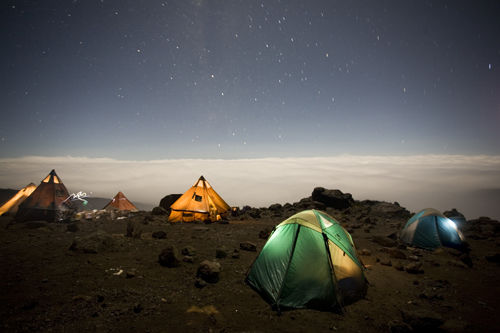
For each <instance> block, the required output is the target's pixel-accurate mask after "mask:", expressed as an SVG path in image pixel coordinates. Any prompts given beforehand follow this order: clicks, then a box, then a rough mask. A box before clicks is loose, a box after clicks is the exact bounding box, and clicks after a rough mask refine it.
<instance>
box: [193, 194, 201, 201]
mask: <svg viewBox="0 0 500 333" xmlns="http://www.w3.org/2000/svg"><path fill="white" fill-rule="evenodd" d="M194 200H195V201H198V202H201V195H196V194H195V195H194Z"/></svg>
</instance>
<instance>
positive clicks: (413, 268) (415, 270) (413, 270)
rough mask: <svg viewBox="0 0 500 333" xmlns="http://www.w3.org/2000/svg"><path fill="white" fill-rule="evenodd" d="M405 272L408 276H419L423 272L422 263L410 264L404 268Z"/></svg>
mask: <svg viewBox="0 0 500 333" xmlns="http://www.w3.org/2000/svg"><path fill="white" fill-rule="evenodd" d="M405 271H407V272H408V273H410V274H421V273H423V272H424V270H423V269H422V263H420V262H412V263H409V264H408V265H406V266H405Z"/></svg>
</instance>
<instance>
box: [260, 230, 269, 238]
mask: <svg viewBox="0 0 500 333" xmlns="http://www.w3.org/2000/svg"><path fill="white" fill-rule="evenodd" d="M270 234H271V230H270V229H269V228H265V229H262V230H261V231H259V238H260V239H267V238H269V235H270Z"/></svg>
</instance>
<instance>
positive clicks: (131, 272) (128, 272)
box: [125, 270, 136, 279]
mask: <svg viewBox="0 0 500 333" xmlns="http://www.w3.org/2000/svg"><path fill="white" fill-rule="evenodd" d="M135 274H136V273H135V270H129V271H127V272H126V273H125V277H126V278H127V279H131V278H133V277H135Z"/></svg>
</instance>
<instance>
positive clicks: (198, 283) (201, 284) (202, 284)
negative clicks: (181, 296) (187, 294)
mask: <svg viewBox="0 0 500 333" xmlns="http://www.w3.org/2000/svg"><path fill="white" fill-rule="evenodd" d="M206 285H207V283H206V282H205V281H204V280H203V279H200V278H197V279H196V280H195V281H194V286H195V287H196V288H200V289H201V288H203V287H205V286H206Z"/></svg>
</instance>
